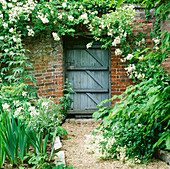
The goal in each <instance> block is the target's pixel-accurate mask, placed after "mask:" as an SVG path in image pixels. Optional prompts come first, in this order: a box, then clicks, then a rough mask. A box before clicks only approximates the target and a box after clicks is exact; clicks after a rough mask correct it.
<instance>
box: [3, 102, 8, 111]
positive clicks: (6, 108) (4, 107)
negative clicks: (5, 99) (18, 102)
mask: <svg viewBox="0 0 170 169" xmlns="http://www.w3.org/2000/svg"><path fill="white" fill-rule="evenodd" d="M2 107H3V109H4V110H8V108H9V107H10V105H9V104H7V103H5V104H2Z"/></svg>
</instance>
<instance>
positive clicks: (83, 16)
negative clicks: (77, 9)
mask: <svg viewBox="0 0 170 169" xmlns="http://www.w3.org/2000/svg"><path fill="white" fill-rule="evenodd" d="M80 19H88V16H87V13H84V14H82V15H81V16H80Z"/></svg>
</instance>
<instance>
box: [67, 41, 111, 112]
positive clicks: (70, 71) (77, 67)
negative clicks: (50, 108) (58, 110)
mask: <svg viewBox="0 0 170 169" xmlns="http://www.w3.org/2000/svg"><path fill="white" fill-rule="evenodd" d="M87 42H88V40H85V39H83V40H74V41H71V40H69V41H66V43H65V57H66V78H68V80H69V82H71V83H72V88H73V90H74V91H75V92H76V94H72V95H71V98H72V99H73V104H72V107H71V111H69V113H71V114H86V115H87V114H92V113H94V112H95V111H96V109H97V105H98V104H99V103H100V102H101V101H103V100H105V99H108V98H110V90H109V88H110V80H109V79H110V78H109V76H110V75H109V69H110V66H109V63H110V61H109V51H108V50H104V49H101V45H98V44H96V45H93V46H92V47H91V48H89V49H87V48H86V44H87Z"/></svg>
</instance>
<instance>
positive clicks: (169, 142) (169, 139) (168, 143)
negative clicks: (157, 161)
mask: <svg viewBox="0 0 170 169" xmlns="http://www.w3.org/2000/svg"><path fill="white" fill-rule="evenodd" d="M166 148H167V149H168V150H170V133H169V135H168V136H167V137H166Z"/></svg>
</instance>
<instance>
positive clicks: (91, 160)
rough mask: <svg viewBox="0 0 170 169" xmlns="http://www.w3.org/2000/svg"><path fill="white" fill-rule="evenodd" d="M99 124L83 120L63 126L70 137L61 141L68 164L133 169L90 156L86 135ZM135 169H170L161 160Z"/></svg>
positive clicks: (97, 168) (92, 168) (81, 168)
mask: <svg viewBox="0 0 170 169" xmlns="http://www.w3.org/2000/svg"><path fill="white" fill-rule="evenodd" d="M97 125H98V124H97V123H95V122H88V123H82V122H81V120H79V121H77V122H76V121H73V120H72V122H70V121H69V120H67V121H66V122H65V123H64V124H63V125H62V126H63V128H64V129H65V130H66V131H67V132H68V136H65V137H63V138H62V139H61V141H62V144H63V150H64V152H65V156H66V164H67V165H68V166H73V167H75V168H76V169H117V168H121V169H131V168H132V167H129V166H127V165H125V164H123V163H121V162H120V161H118V160H112V159H109V160H102V159H101V160H99V159H95V157H94V155H93V154H89V153H87V152H86V150H85V142H84V141H85V138H86V136H85V135H90V134H92V131H93V130H94V129H95V128H96V127H97ZM133 168H134V169H170V166H168V165H167V164H166V163H165V162H162V161H160V160H156V159H155V160H152V161H151V162H149V164H147V165H138V166H135V167H133Z"/></svg>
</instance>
